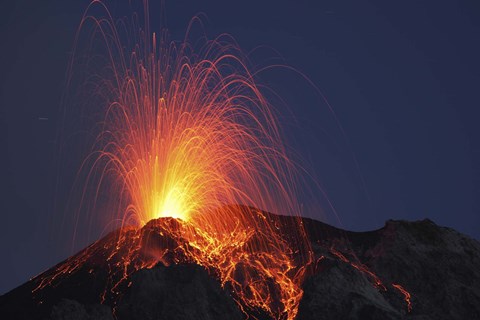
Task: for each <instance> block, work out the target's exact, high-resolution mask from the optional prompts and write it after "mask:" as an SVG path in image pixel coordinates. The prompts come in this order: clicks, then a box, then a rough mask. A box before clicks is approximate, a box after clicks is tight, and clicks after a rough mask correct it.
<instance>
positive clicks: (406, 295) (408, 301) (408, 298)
mask: <svg viewBox="0 0 480 320" xmlns="http://www.w3.org/2000/svg"><path fill="white" fill-rule="evenodd" d="M392 287H394V288H395V289H397V290H398V291H400V293H401V294H403V296H404V300H405V303H406V304H407V311H408V312H411V311H412V302H411V297H412V296H411V295H410V293H409V292H408V291H407V290H405V289H404V288H403V287H402V286H401V285H399V284H395V283H392Z"/></svg>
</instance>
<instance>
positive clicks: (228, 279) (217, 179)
mask: <svg viewBox="0 0 480 320" xmlns="http://www.w3.org/2000/svg"><path fill="white" fill-rule="evenodd" d="M143 6H144V9H145V19H144V20H145V22H144V26H143V28H139V27H138V26H136V25H135V24H133V28H137V31H135V32H134V35H133V36H130V38H129V39H128V41H127V42H128V43H125V42H123V40H122V36H121V35H120V33H119V31H118V25H119V24H118V23H116V22H115V21H114V19H113V18H112V15H111V14H110V12H109V11H108V8H107V6H106V5H105V4H104V3H103V2H101V1H93V2H92V3H91V4H90V6H89V8H88V9H87V11H86V13H85V15H84V17H83V19H82V23H81V27H80V29H79V32H81V30H82V28H85V26H86V25H90V26H92V25H93V30H94V31H93V32H92V34H93V35H95V36H99V37H100V39H102V41H103V42H104V45H105V47H106V48H107V54H106V55H105V66H104V67H105V68H106V69H108V70H109V71H110V74H111V77H107V78H106V77H97V78H96V81H97V82H96V83H97V84H96V90H95V92H94V93H92V94H96V95H98V96H101V97H102V98H103V101H104V105H103V107H102V108H103V109H102V111H101V114H102V119H101V121H100V127H101V130H100V131H99V133H98V135H96V138H95V143H94V147H93V152H91V153H90V154H89V155H88V157H87V158H86V159H85V161H84V162H83V165H82V169H81V171H80V172H81V173H84V174H85V176H86V179H85V187H84V189H83V190H84V192H83V196H82V199H83V202H86V201H95V200H92V199H91V197H93V198H95V199H96V198H97V197H98V196H99V195H100V194H107V195H108V199H110V200H109V201H110V202H111V203H110V205H109V208H111V210H112V211H114V212H115V214H116V216H115V219H116V220H117V221H121V230H125V232H120V233H119V236H118V245H117V248H120V247H122V245H125V243H123V242H124V241H126V240H125V239H126V238H125V237H124V235H125V234H126V232H136V233H138V236H137V237H136V239H141V238H143V237H144V232H143V231H140V230H144V229H145V228H144V226H146V225H149V224H157V225H161V227H162V228H161V229H162V235H164V233H166V234H167V235H168V237H169V238H172V239H175V240H176V243H177V244H178V245H177V247H176V248H175V250H174V252H175V255H176V257H177V258H175V259H173V260H172V259H170V258H168V259H167V251H168V250H166V249H165V248H166V247H165V246H163V247H162V244H161V243H160V244H158V245H157V249H158V248H163V249H158V250H155V251H154V252H153V251H151V252H150V254H149V255H148V258H144V259H143V260H142V263H140V264H134V263H133V261H134V260H135V257H136V256H137V255H138V252H139V251H138V248H139V247H140V245H139V243H141V240H138V241H139V242H138V243H130V244H129V245H130V246H131V248H130V249H129V250H128V252H126V253H123V256H122V257H121V258H119V259H118V261H117V262H116V264H115V265H116V267H117V268H119V269H121V270H122V276H121V277H120V278H119V279H117V280H118V281H116V282H115V283H112V284H110V287H109V290H110V291H112V290H114V289H115V287H118V286H119V285H120V283H121V282H123V281H127V280H128V276H129V275H130V274H131V273H132V272H134V271H135V270H138V269H139V268H144V267H153V266H154V265H155V264H156V263H159V262H160V263H164V264H167V265H168V264H169V263H181V262H194V263H197V264H199V265H201V266H204V267H205V268H206V269H207V270H210V271H212V272H213V273H215V274H216V275H217V276H218V279H219V281H220V282H221V283H222V285H223V286H224V287H225V288H228V290H229V291H230V292H231V294H232V296H233V297H234V298H235V300H236V301H237V302H238V304H239V305H240V307H241V309H242V310H244V311H245V310H260V311H262V312H264V313H266V314H268V315H269V316H271V317H273V318H276V319H293V318H295V316H296V314H297V309H298V305H299V301H300V299H301V297H302V289H301V283H302V281H303V279H304V277H305V272H306V271H305V270H306V269H305V266H306V265H308V263H309V261H310V250H309V247H308V244H307V243H308V241H307V240H306V239H304V238H305V233H304V232H303V230H302V225H301V223H300V222H299V223H298V224H297V225H296V226H295V228H296V230H290V231H291V235H294V237H295V241H294V242H295V244H296V247H295V248H294V247H293V246H292V241H287V238H286V237H285V235H284V234H283V233H282V232H281V228H279V226H278V225H276V223H274V222H273V221H272V220H271V219H269V218H268V217H267V216H265V215H264V214H263V213H262V212H263V211H260V210H243V209H241V208H242V206H245V207H247V206H248V207H254V208H260V209H263V210H267V211H270V212H277V213H286V214H290V215H299V213H300V210H299V207H298V205H297V203H296V182H295V181H297V173H296V171H297V170H296V167H295V164H294V163H293V161H291V160H290V159H289V157H288V155H287V151H286V147H285V145H284V143H283V139H282V135H281V131H280V128H279V122H278V121H277V116H276V112H277V111H276V110H275V108H274V106H272V105H271V104H270V103H269V101H267V99H266V97H265V96H264V94H263V93H262V90H261V87H260V86H259V85H258V84H257V82H256V80H255V73H254V72H252V71H251V70H250V68H249V62H248V59H247V57H246V56H245V55H244V54H243V53H242V51H241V50H240V49H239V48H238V46H237V45H236V44H235V42H234V41H233V40H232V39H231V38H230V37H229V36H227V35H221V36H219V37H217V38H215V39H214V40H205V41H204V43H203V44H202V45H201V46H199V45H198V44H195V45H193V44H192V42H190V41H189V40H188V39H189V32H190V31H189V30H191V28H193V26H194V25H195V23H196V22H198V19H193V20H192V22H191V24H190V26H189V28H188V30H187V36H186V37H185V40H184V41H182V42H173V41H169V40H168V36H167V32H166V31H162V33H161V35H160V36H157V35H156V34H155V33H151V32H150V31H149V30H150V29H149V19H148V14H149V12H148V11H149V8H148V2H144V4H143ZM93 8H95V10H98V9H100V10H101V11H102V12H103V13H104V15H103V16H98V15H93V14H90V12H91V11H92V10H93ZM122 26H125V23H123V24H122ZM76 49H77V50H78V41H77V43H76ZM91 190H94V191H91ZM88 199H90V200H88ZM239 205H242V206H239ZM252 212H253V213H252ZM171 218H174V219H173V220H172V219H171ZM151 220H154V221H152V222H150V221H151ZM173 221H175V222H173ZM298 221H300V220H298ZM132 228H133V230H134V231H132ZM283 231H284V230H283ZM158 241H160V242H161V240H158ZM294 251H296V252H295V254H296V257H297V258H295V259H294V258H293V253H294ZM299 251H300V252H302V253H303V254H301V255H299V254H298V252H299ZM180 253H181V254H180ZM118 255H119V252H116V251H115V249H114V248H113V249H112V251H111V255H110V256H109V258H108V259H111V258H112V257H114V256H118ZM298 256H301V258H300V259H299V258H298ZM84 260H85V259H84V257H77V258H76V260H75V259H73V260H72V261H71V263H70V267H69V268H72V269H75V268H77V267H78V265H79V264H80V263H81V262H82V261H84ZM67 271H71V270H59V272H67ZM47 282H48V281H47ZM112 292H113V291H112ZM245 312H247V313H248V311H245Z"/></svg>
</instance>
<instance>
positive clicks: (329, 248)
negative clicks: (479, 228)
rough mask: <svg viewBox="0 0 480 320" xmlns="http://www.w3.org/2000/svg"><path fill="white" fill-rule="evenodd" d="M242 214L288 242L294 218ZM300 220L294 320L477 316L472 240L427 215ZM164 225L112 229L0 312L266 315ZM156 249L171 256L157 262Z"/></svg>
mask: <svg viewBox="0 0 480 320" xmlns="http://www.w3.org/2000/svg"><path fill="white" fill-rule="evenodd" d="M242 210H251V211H252V212H251V214H253V215H254V214H259V215H261V217H262V218H265V219H268V220H269V221H270V222H271V223H273V224H275V226H276V227H277V228H278V229H279V231H280V232H282V233H283V234H285V235H286V236H285V239H286V241H288V242H289V243H290V245H291V246H292V247H293V248H294V247H295V243H296V242H295V241H297V240H298V237H297V236H296V234H295V232H296V231H294V230H296V228H295V225H294V224H297V223H298V220H297V219H296V218H291V217H285V216H278V215H274V214H270V213H265V212H263V213H261V214H260V213H258V210H256V209H253V208H243V209H242ZM301 222H302V224H303V227H304V229H305V232H306V233H307V236H308V239H309V241H310V245H311V248H312V250H313V253H314V256H313V258H312V263H311V265H310V266H309V267H308V276H307V278H306V280H305V282H304V284H303V289H304V295H303V298H302V300H301V302H300V306H299V313H298V316H297V319H480V244H479V242H478V241H476V240H474V239H471V238H469V237H467V236H464V235H462V234H460V233H458V232H456V231H454V230H452V229H449V228H443V227H439V226H437V225H435V224H434V223H433V222H432V221H429V220H424V221H418V222H406V221H388V222H387V223H386V225H385V226H384V227H383V228H381V229H379V230H376V231H370V232H348V231H344V230H341V229H337V228H334V227H332V226H329V225H326V224H324V223H321V222H319V221H315V220H312V219H307V218H303V219H302V221H301ZM166 228H178V221H176V220H175V219H171V218H163V219H159V220H157V221H152V222H150V223H149V224H147V225H146V226H145V227H143V228H142V229H141V230H133V229H132V230H124V231H116V232H112V233H111V234H109V235H107V236H106V237H104V238H103V239H101V240H99V241H97V242H95V243H94V244H92V245H91V246H89V247H88V248H86V249H84V250H82V251H81V252H79V253H78V254H77V255H75V256H73V257H71V258H69V259H67V260H66V261H64V262H61V263H60V264H58V265H57V266H55V267H53V268H52V269H50V270H47V271H46V272H45V273H43V274H41V275H39V276H37V277H35V278H34V279H32V280H30V281H28V282H27V283H25V284H23V285H22V286H20V287H18V288H16V289H14V290H12V291H10V292H8V293H7V294H5V295H3V296H1V297H0V318H2V319H114V318H116V319H120V320H121V319H244V318H245V317H246V316H245V314H249V315H251V316H253V317H256V318H258V319H269V316H268V315H267V314H265V313H264V312H262V310H250V309H246V308H244V307H242V304H241V303H239V302H238V299H237V297H235V296H234V295H233V294H231V291H230V290H229V285H228V284H224V285H223V286H222V284H221V282H220V281H219V279H218V276H217V275H216V274H215V270H207V269H205V268H203V267H201V266H199V265H197V264H195V261H189V260H188V259H187V258H186V257H185V256H184V255H182V254H184V251H182V250H195V248H193V247H189V246H188V244H185V243H183V244H182V243H179V241H180V242H181V238H171V237H168V236H166V234H167V233H165V232H164V231H165V230H166ZM119 238H121V239H122V240H123V241H122V242H121V245H122V247H120V248H118V244H119V242H118V239H119ZM158 243H162V246H161V247H159V246H158ZM179 247H182V250H180V251H179V250H178V248H179ZM185 248H186V249H185ZM159 250H170V253H169V254H163V253H162V260H161V261H157V260H155V259H154V255H152V252H153V253H154V252H158V251H159ZM162 252H163V251H162ZM296 254H299V255H301V254H304V253H302V252H298V253H296ZM126 256H128V257H129V259H130V260H129V263H128V264H125V262H124V260H123V259H124V257H126ZM107 262H108V263H107ZM107 283H110V284H112V285H110V286H108V285H106V284H107ZM242 309H243V310H242Z"/></svg>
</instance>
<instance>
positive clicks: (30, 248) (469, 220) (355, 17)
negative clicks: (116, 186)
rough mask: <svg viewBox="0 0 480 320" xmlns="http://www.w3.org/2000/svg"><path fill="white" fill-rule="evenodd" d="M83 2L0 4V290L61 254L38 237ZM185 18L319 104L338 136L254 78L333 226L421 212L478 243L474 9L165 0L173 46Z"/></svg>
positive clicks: (478, 63)
mask: <svg viewBox="0 0 480 320" xmlns="http://www.w3.org/2000/svg"><path fill="white" fill-rule="evenodd" d="M88 2H89V1H88V0H84V1H60V0H58V1H57V0H52V1H34V0H17V1H2V2H1V4H0V14H1V19H0V38H1V42H0V43H1V50H0V123H1V125H0V130H1V133H0V145H1V148H2V156H1V157H0V161H1V168H2V175H1V178H0V186H1V198H0V199H1V201H0V204H1V207H0V212H1V225H2V228H1V232H0V252H1V257H2V259H1V261H2V262H1V263H0V274H1V275H2V276H1V277H0V279H1V281H0V293H3V292H6V291H8V290H10V289H12V288H13V287H15V286H17V285H19V284H21V283H22V282H24V281H26V280H27V279H28V278H30V277H31V276H34V275H36V274H38V273H40V272H42V271H43V270H45V269H46V268H48V267H50V266H52V265H53V264H54V263H56V262H58V261H59V260H60V259H63V258H65V257H66V256H67V255H69V254H70V253H71V252H69V251H68V250H67V249H66V247H68V246H65V245H63V244H64V243H65V242H68V241H69V239H64V238H61V237H56V236H52V233H55V232H56V230H52V225H54V226H55V225H56V224H55V223H54V222H52V221H51V220H52V219H51V216H52V215H51V214H50V213H51V211H52V208H53V207H54V203H58V202H61V201H59V200H58V199H54V193H53V189H52V181H53V179H54V172H55V170H53V169H54V168H53V165H52V164H53V163H55V162H54V160H55V155H56V143H55V137H56V130H57V129H56V128H57V126H58V124H59V122H58V111H59V106H60V98H61V95H62V92H64V85H63V83H64V75H65V70H66V65H67V61H68V57H69V52H70V50H71V46H72V43H73V37H74V34H75V31H76V28H77V26H78V23H79V20H80V17H81V15H82V13H83V10H84V8H85V7H86V5H87V4H88ZM152 2H155V1H154V0H152ZM173 3H174V4H173ZM156 12H157V11H155V12H152V13H151V19H152V20H153V22H154V23H155V21H156V19H157V17H158V16H159V14H157V13H156ZM198 12H204V13H205V14H206V15H207V17H208V20H207V21H206V26H205V27H206V31H207V34H208V35H209V36H211V37H213V36H215V35H217V34H219V33H223V32H227V33H230V34H232V35H233V36H234V37H235V38H236V40H237V41H238V42H239V44H240V46H241V47H242V48H243V49H244V50H246V51H249V50H252V49H253V48H255V47H257V46H259V45H266V46H269V47H271V48H274V49H276V50H277V51H278V52H280V54H281V55H282V56H283V58H284V63H285V64H288V65H291V66H293V67H295V68H296V69H298V70H300V71H302V72H303V73H304V74H305V75H307V76H308V77H309V78H310V79H311V80H312V82H313V83H315V85H316V86H318V87H319V88H320V89H321V91H322V92H323V94H324V95H325V96H326V98H327V99H328V101H329V103H330V104H331V106H332V107H333V109H334V111H335V113H336V116H337V117H338V120H339V123H340V124H341V126H342V127H343V129H344V131H345V134H346V138H345V137H344V136H342V134H340V131H339V130H338V128H337V127H336V126H335V125H332V123H334V122H333V120H332V119H333V118H332V116H331V114H328V112H326V108H325V105H324V104H323V103H321V102H320V101H319V100H318V97H317V96H315V94H314V92H313V89H312V88H311V87H309V86H308V84H307V83H306V82H303V81H301V80H300V78H299V77H297V76H295V74H294V73H291V72H290V73H289V72H282V71H274V72H272V73H270V74H265V75H264V76H263V78H264V79H265V82H266V83H267V84H268V85H270V86H271V87H272V88H274V89H275V90H278V91H279V92H282V94H284V97H285V100H286V101H287V103H288V105H289V107H290V108H291V109H292V111H293V113H294V115H295V117H296V119H297V125H296V126H297V128H296V129H295V126H292V125H290V124H288V123H287V125H286V127H287V133H288V132H291V135H289V139H291V141H290V143H291V144H292V145H293V146H294V148H295V149H296V150H297V152H298V153H300V154H301V156H302V157H303V158H305V159H306V161H307V162H308V163H309V164H310V166H311V167H312V168H313V170H314V171H315V174H316V175H317V177H318V180H319V181H320V183H321V184H322V185H323V187H324V189H325V190H326V192H327V193H328V195H329V198H330V200H331V201H332V203H333V205H334V206H335V209H336V211H337V213H338V216H339V217H340V220H341V226H343V227H344V228H347V229H351V230H359V231H360V230H370V229H374V228H379V227H381V226H383V223H384V221H385V220H386V219H390V218H393V219H409V220H416V219H423V218H427V217H428V218H430V219H432V220H434V221H435V222H436V223H437V224H440V225H444V226H449V227H452V228H455V229H457V230H459V231H461V232H463V233H466V234H468V235H471V236H473V237H475V238H477V239H480V125H478V120H479V119H480V59H479V58H478V57H480V3H479V2H478V1H476V0H470V1H467V0H459V1H442V0H440V1H438V0H437V1H414V0H407V1H383V0H378V1H373V0H372V1H366V0H364V1H358V0H344V1H321V0H315V1H299V0H295V1H294V0H290V1H284V0H282V1H279V0H269V1H259V0H255V1H253V0H244V1H213V0H209V1H196V0H188V1H187V0H177V1H169V0H167V19H168V23H167V24H168V27H169V28H170V29H171V32H172V38H173V39H179V38H180V37H181V35H182V34H183V32H184V30H185V26H186V24H187V23H188V21H189V20H190V18H191V17H192V16H193V15H194V14H196V13H198ZM124 14H127V13H124ZM261 62H263V61H261ZM44 117H45V118H48V120H39V118H44ZM286 122H288V121H286ZM303 200H305V201H306V204H305V206H306V207H308V206H309V204H308V199H303ZM325 219H327V222H329V223H334V224H338V223H337V222H336V221H335V220H334V219H332V218H331V217H325Z"/></svg>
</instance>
